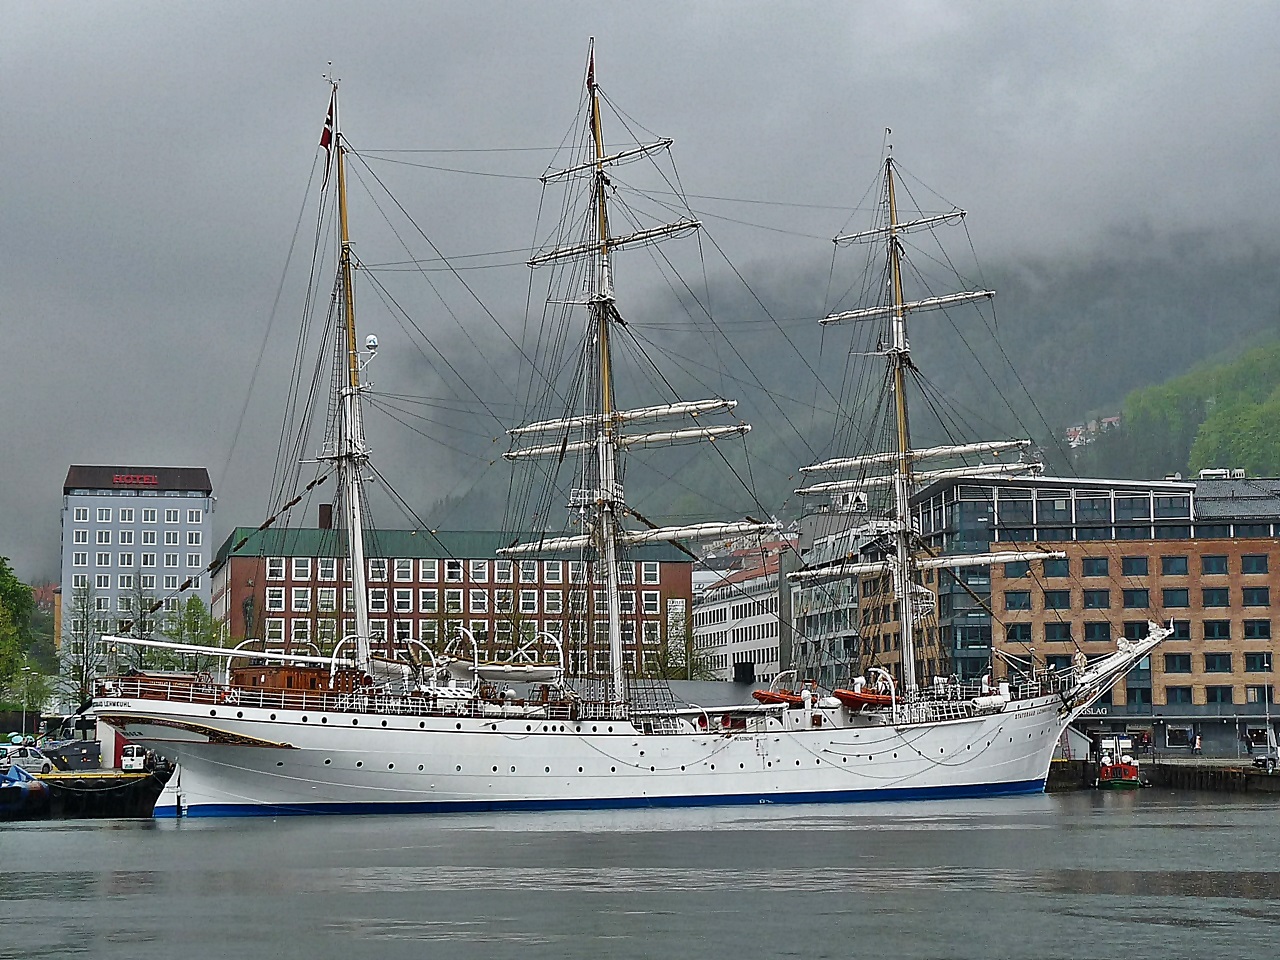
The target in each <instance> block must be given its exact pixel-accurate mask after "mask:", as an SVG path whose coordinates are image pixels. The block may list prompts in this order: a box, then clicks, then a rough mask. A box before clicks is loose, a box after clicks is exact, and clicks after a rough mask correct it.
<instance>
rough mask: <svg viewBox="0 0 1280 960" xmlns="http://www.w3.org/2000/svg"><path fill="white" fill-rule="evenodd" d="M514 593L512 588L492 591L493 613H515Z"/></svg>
mask: <svg viewBox="0 0 1280 960" xmlns="http://www.w3.org/2000/svg"><path fill="white" fill-rule="evenodd" d="M515 606H516V595H515V591H514V590H495V591H493V610H494V613H515Z"/></svg>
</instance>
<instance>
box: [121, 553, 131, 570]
mask: <svg viewBox="0 0 1280 960" xmlns="http://www.w3.org/2000/svg"><path fill="white" fill-rule="evenodd" d="M120 566H122V567H132V566H133V554H132V553H122V554H120Z"/></svg>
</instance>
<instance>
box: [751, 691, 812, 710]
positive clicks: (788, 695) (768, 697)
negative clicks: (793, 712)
mask: <svg viewBox="0 0 1280 960" xmlns="http://www.w3.org/2000/svg"><path fill="white" fill-rule="evenodd" d="M751 696H752V697H754V698H755V700H756V702H757V703H785V704H786V705H787V706H789V707H798V706H800V704H801V703H803V702H804V698H803V697H801V696H800V694H798V693H796V692H795V691H794V690H774V689H769V690H752V691H751Z"/></svg>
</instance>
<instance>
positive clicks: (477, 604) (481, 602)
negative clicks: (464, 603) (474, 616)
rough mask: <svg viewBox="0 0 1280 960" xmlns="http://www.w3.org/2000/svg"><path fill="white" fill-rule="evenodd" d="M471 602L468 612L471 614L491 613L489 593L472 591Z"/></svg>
mask: <svg viewBox="0 0 1280 960" xmlns="http://www.w3.org/2000/svg"><path fill="white" fill-rule="evenodd" d="M469 600H470V602H469V605H468V607H467V610H468V611H469V612H471V613H488V612H489V591H487V590H472V591H471V594H470V598H469Z"/></svg>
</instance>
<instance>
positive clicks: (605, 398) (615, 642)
mask: <svg viewBox="0 0 1280 960" xmlns="http://www.w3.org/2000/svg"><path fill="white" fill-rule="evenodd" d="M587 96H589V97H590V98H591V137H592V140H593V141H594V143H595V164H596V167H595V178H594V181H595V182H594V186H593V198H594V200H595V208H596V242H597V244H598V245H599V252H598V253H597V254H596V257H595V266H596V269H595V279H594V289H593V290H592V294H591V298H590V302H589V306H588V309H589V310H590V316H591V326H592V329H593V330H594V331H595V334H596V340H597V341H598V343H599V349H600V356H599V364H600V370H599V379H600V383H599V390H600V396H599V404H600V430H599V432H598V433H597V434H596V459H597V465H598V468H599V471H600V488H599V490H598V491H597V493H596V503H597V504H598V505H599V522H598V523H597V524H596V530H595V536H596V541H597V543H596V551H597V552H596V555H597V557H600V558H602V559H603V560H604V565H605V572H604V582H605V598H606V601H607V610H608V612H607V617H608V629H609V663H610V666H611V667H612V684H611V687H612V693H613V700H614V701H615V702H621V701H623V700H624V699H626V692H627V690H626V682H627V681H626V673H625V671H624V669H623V663H622V591H621V587H620V586H619V584H618V510H619V508H620V507H621V505H622V502H623V500H622V493H621V491H620V490H618V489H617V458H616V449H617V448H616V447H615V445H614V436H613V435H614V429H615V428H614V422H613V361H612V358H611V357H610V354H609V334H610V330H609V325H610V323H611V321H612V317H613V315H615V314H616V313H617V308H616V307H615V306H614V298H613V281H612V279H611V278H610V276H609V204H608V194H607V190H606V188H607V187H608V178H607V177H606V176H605V172H604V159H605V154H604V136H603V133H602V132H601V127H600V92H599V90H598V89H597V88H596V51H595V42H594V40H593V41H592V43H591V51H590V54H589V58H588V63H587Z"/></svg>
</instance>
